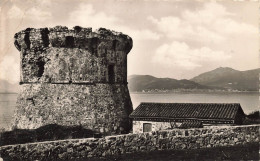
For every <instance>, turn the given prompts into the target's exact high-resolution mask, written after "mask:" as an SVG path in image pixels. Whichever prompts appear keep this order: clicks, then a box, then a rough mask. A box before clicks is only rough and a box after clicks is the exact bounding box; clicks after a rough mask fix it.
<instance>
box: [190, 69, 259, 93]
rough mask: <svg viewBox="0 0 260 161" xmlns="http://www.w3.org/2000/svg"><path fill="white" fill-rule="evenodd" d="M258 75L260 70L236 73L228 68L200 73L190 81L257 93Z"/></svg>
mask: <svg viewBox="0 0 260 161" xmlns="http://www.w3.org/2000/svg"><path fill="white" fill-rule="evenodd" d="M259 73H260V68H258V69H253V70H247V71H238V70H235V69H232V68H228V67H220V68H217V69H215V70H212V71H209V72H206V73H202V74H200V75H198V76H196V77H194V78H192V79H190V80H191V81H194V82H196V83H199V84H201V85H205V86H210V87H222V88H225V89H232V90H239V91H258V90H259Z"/></svg>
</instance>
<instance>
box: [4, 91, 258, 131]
mask: <svg viewBox="0 0 260 161" xmlns="http://www.w3.org/2000/svg"><path fill="white" fill-rule="evenodd" d="M17 96H18V94H15V93H12V94H10V93H0V129H1V128H8V127H10V125H11V121H12V119H13V114H14V110H15V106H16V99H17ZM130 96H131V100H132V103H133V108H134V109H135V108H136V107H137V106H138V105H139V104H140V103H141V102H163V103H167V102H168V103H240V105H241V106H242V108H243V110H244V112H245V113H246V114H249V113H250V112H253V111H257V110H259V109H260V107H259V104H260V101H259V93H258V92H239V93H231V92H226V93H225V92H215V93H214V92H193V93H191V92H178V93H164V92H161V93H158V92H157V93H141V92H136V93H130Z"/></svg>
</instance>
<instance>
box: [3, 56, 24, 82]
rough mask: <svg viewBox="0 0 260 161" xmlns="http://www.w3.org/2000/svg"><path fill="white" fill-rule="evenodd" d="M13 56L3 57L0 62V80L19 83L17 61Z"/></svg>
mask: <svg viewBox="0 0 260 161" xmlns="http://www.w3.org/2000/svg"><path fill="white" fill-rule="evenodd" d="M16 58H18V57H14V56H13V55H6V56H4V58H3V60H2V61H1V62H0V70H1V72H0V79H3V80H7V81H10V82H11V83H16V82H18V81H19V75H20V72H19V60H18V59H16Z"/></svg>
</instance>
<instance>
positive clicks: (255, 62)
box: [0, 0, 259, 83]
mask: <svg viewBox="0 0 260 161" xmlns="http://www.w3.org/2000/svg"><path fill="white" fill-rule="evenodd" d="M258 12H259V4H258V2H257V1H231V0H226V1H210V0H200V1H195V0H182V1H181V0H168V1H165V0H153V1H152V0H143V1H141V0H140V1H137V0H136V1H134V0H120V1H119V0H95V1H94V0H73V1H72V0H0V79H2V80H7V81H9V82H10V83H17V82H19V75H20V68H19V66H20V54H19V51H18V50H17V49H16V48H15V46H14V44H13V37H14V34H15V33H16V32H19V31H21V30H24V29H26V28H28V27H31V28H42V27H54V26H57V25H62V26H67V27H69V28H73V27H74V26H82V27H92V28H93V30H96V29H98V28H99V27H105V28H108V29H112V30H115V31H119V32H123V33H124V34H127V35H129V36H130V37H132V39H133V48H132V50H131V51H130V53H129V54H128V75H133V74H141V75H153V76H156V77H168V78H175V79H190V78H192V77H194V76H197V75H198V74H201V73H203V72H207V71H210V70H213V69H215V68H218V67H231V68H234V69H237V70H242V71H244V70H250V69H255V68H259V33H258V29H259V27H258V24H259V22H258V14H259V13H258Z"/></svg>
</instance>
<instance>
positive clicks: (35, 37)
mask: <svg viewBox="0 0 260 161" xmlns="http://www.w3.org/2000/svg"><path fill="white" fill-rule="evenodd" d="M14 38H15V46H16V48H17V49H18V50H19V51H21V50H22V49H33V50H42V49H44V48H46V47H65V48H83V49H93V48H95V47H98V48H101V47H103V46H102V45H104V46H105V47H106V48H107V49H108V50H119V51H120V50H124V51H126V53H128V52H129V51H130V50H131V49H132V45H133V42H132V39H131V37H129V36H127V35H125V34H123V33H121V32H116V31H111V30H108V29H105V28H99V29H97V30H96V31H92V28H82V27H80V26H75V27H74V28H73V29H68V28H67V27H65V26H56V27H53V28H39V29H35V28H27V29H25V30H22V31H20V32H18V33H16V34H15V36H14ZM102 42H106V43H105V44H104V43H102Z"/></svg>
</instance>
